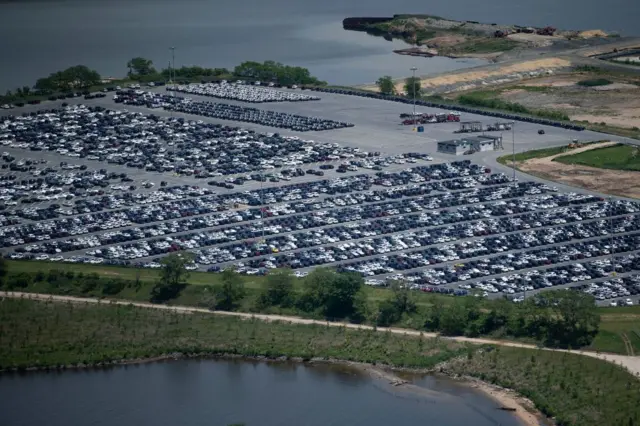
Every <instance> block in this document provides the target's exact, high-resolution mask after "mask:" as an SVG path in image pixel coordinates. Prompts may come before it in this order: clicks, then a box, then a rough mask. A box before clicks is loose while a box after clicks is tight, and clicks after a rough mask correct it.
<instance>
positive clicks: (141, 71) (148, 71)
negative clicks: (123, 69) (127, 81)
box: [127, 56, 156, 78]
mask: <svg viewBox="0 0 640 426" xmlns="http://www.w3.org/2000/svg"><path fill="white" fill-rule="evenodd" d="M127 68H129V72H128V73H127V75H128V76H129V77H131V78H139V77H143V76H147V75H152V74H156V70H155V68H153V62H152V61H151V60H150V59H145V58H141V57H139V56H138V57H135V58H133V59H131V60H130V61H129V62H127Z"/></svg>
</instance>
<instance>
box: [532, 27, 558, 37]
mask: <svg viewBox="0 0 640 426" xmlns="http://www.w3.org/2000/svg"><path fill="white" fill-rule="evenodd" d="M555 33H556V29H555V28H554V27H544V28H538V31H536V34H538V35H544V36H552V35H554V34H555Z"/></svg>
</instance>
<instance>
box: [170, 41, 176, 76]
mask: <svg viewBox="0 0 640 426" xmlns="http://www.w3.org/2000/svg"><path fill="white" fill-rule="evenodd" d="M169 50H171V68H170V69H169V81H170V82H171V84H173V78H174V77H175V75H176V72H175V68H176V48H175V47H170V48H169Z"/></svg>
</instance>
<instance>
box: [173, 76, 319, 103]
mask: <svg viewBox="0 0 640 426" xmlns="http://www.w3.org/2000/svg"><path fill="white" fill-rule="evenodd" d="M166 89H167V91H168V92H180V93H189V94H192V95H199V96H210V97H213V98H220V99H228V100H232V101H242V102H250V103H265V102H305V101H319V100H320V98H319V97H318V96H310V95H305V94H303V93H300V92H285V91H283V90H277V89H274V88H270V87H262V86H255V85H253V86H252V85H246V84H235V83H229V82H226V81H221V82H220V83H201V84H198V83H191V84H186V85H183V84H175V85H167V86H166Z"/></svg>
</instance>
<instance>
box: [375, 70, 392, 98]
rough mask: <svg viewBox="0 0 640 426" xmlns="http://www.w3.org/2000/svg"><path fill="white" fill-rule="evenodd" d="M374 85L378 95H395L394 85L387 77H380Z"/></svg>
mask: <svg viewBox="0 0 640 426" xmlns="http://www.w3.org/2000/svg"><path fill="white" fill-rule="evenodd" d="M376 85H377V86H378V89H379V90H380V93H382V94H383V95H395V94H396V85H395V84H393V80H392V79H391V76H389V75H385V76H382V77H380V78H379V79H378V81H376Z"/></svg>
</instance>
